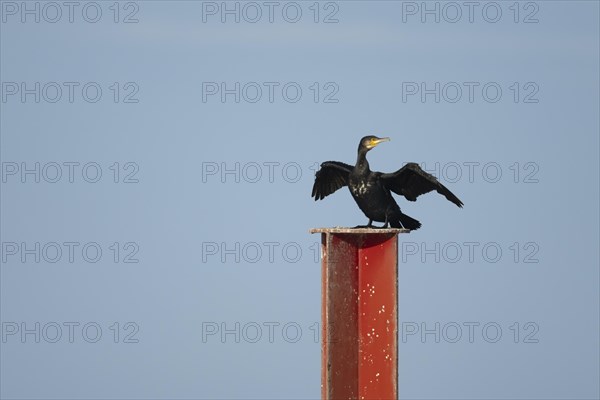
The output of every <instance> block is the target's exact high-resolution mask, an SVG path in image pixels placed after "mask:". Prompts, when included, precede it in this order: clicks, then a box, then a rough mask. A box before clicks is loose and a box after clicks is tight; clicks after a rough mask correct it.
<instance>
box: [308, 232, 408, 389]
mask: <svg viewBox="0 0 600 400" xmlns="http://www.w3.org/2000/svg"><path fill="white" fill-rule="evenodd" d="M406 232H408V231H407V230H405V229H393V228H392V229H352V228H322V229H311V233H321V246H322V248H321V251H322V260H323V261H322V270H321V274H322V282H321V285H322V291H321V293H322V303H321V311H322V313H321V318H322V336H321V337H322V338H323V340H322V348H321V355H322V360H321V362H322V365H321V397H322V398H323V399H395V398H397V397H398V343H397V327H398V309H397V304H398V302H397V300H398V234H399V233H406Z"/></svg>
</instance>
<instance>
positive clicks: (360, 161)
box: [355, 149, 370, 172]
mask: <svg viewBox="0 0 600 400" xmlns="http://www.w3.org/2000/svg"><path fill="white" fill-rule="evenodd" d="M355 169H357V170H358V171H361V172H363V171H366V172H369V171H370V169H369V162H368V161H367V152H366V151H364V150H362V149H361V150H359V152H358V157H357V158H356V166H355Z"/></svg>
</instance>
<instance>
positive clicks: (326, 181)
mask: <svg viewBox="0 0 600 400" xmlns="http://www.w3.org/2000/svg"><path fill="white" fill-rule="evenodd" d="M353 168H354V167H352V166H351V165H348V164H344V163H343V162H338V161H326V162H324V163H322V164H321V169H320V170H318V171H317V173H316V174H315V184H314V185H313V189H312V197H314V198H315V200H321V199H324V198H325V197H326V196H329V195H330V194H331V193H333V192H335V191H336V190H338V189H339V188H341V187H342V186H346V185H348V176H349V175H350V172H351V171H352V169H353Z"/></svg>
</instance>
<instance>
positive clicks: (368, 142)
mask: <svg viewBox="0 0 600 400" xmlns="http://www.w3.org/2000/svg"><path fill="white" fill-rule="evenodd" d="M389 141H390V138H388V137H384V138H379V137H377V136H365V137H364V138H362V139H361V140H360V144H359V146H358V149H359V150H361V149H364V150H367V151H368V150H371V149H372V148H373V147H375V146H377V145H378V144H379V143H381V142H389Z"/></svg>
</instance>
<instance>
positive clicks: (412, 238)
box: [0, 1, 600, 399]
mask: <svg viewBox="0 0 600 400" xmlns="http://www.w3.org/2000/svg"><path fill="white" fill-rule="evenodd" d="M22 4H24V3H21V2H16V3H15V2H5V1H2V2H1V4H0V6H1V7H2V8H1V11H2V20H1V24H0V46H1V50H0V57H1V61H0V68H1V69H0V80H1V81H2V96H3V97H2V100H1V101H2V102H1V103H0V107H1V119H0V130H1V141H0V147H1V148H0V156H1V161H2V181H1V188H2V190H1V194H0V200H1V205H0V211H1V214H2V218H1V225H0V233H1V242H2V260H1V261H2V268H1V270H0V274H1V275H0V278H1V282H0V285H1V286H0V288H1V296H0V299H1V305H0V311H1V321H2V334H3V337H2V341H1V343H0V346H1V348H2V356H1V358H0V367H1V371H0V379H1V383H2V384H1V385H0V387H1V389H0V395H1V397H3V398H15V399H18V398H90V399H91V398H190V399H191V398H318V397H319V395H320V381H319V379H320V344H319V338H318V337H315V332H318V327H319V326H318V323H319V321H320V263H319V260H318V257H317V259H315V257H316V256H317V255H318V243H319V237H318V236H316V235H312V236H311V235H310V234H309V233H308V229H309V228H311V227H321V226H354V225H358V224H363V223H365V222H366V221H367V220H366V218H365V217H364V216H363V215H362V213H361V212H360V210H359V209H358V208H357V207H356V205H355V203H354V202H353V200H352V198H351V196H350V194H349V193H348V191H347V190H346V189H342V190H340V191H339V192H337V193H335V194H334V195H332V196H330V197H328V198H327V199H325V200H324V201H322V202H318V203H315V202H314V201H313V200H312V199H311V198H310V192H311V188H312V182H313V176H314V171H315V166H316V165H318V163H320V162H323V161H326V160H338V161H344V162H347V163H353V162H354V161H355V158H356V147H357V145H358V141H359V140H360V138H361V137H362V136H365V135H368V134H375V135H378V136H389V137H391V138H392V141H391V142H389V143H384V144H382V145H380V146H378V148H377V149H375V150H373V151H371V152H370V153H369V156H368V157H369V161H370V164H371V167H372V168H373V169H376V170H381V171H393V170H395V169H397V168H399V167H400V166H402V165H403V163H405V162H409V161H414V162H419V163H422V165H423V167H424V168H426V169H427V170H429V171H430V172H432V173H435V174H436V175H437V176H438V177H439V178H440V180H441V181H442V183H444V184H445V185H446V186H447V187H448V188H450V190H452V191H453V192H454V193H455V194H456V195H457V196H458V197H459V198H460V199H461V200H462V201H463V202H464V203H465V207H464V209H458V208H456V207H455V206H454V205H453V204H451V203H449V202H447V201H446V200H445V199H444V198H443V197H441V196H439V195H437V194H428V195H425V196H422V197H420V198H419V200H418V201H417V202H416V203H411V202H408V201H405V200H404V199H403V198H399V199H398V203H399V205H400V207H401V208H402V210H403V211H404V212H405V213H406V214H408V215H410V216H412V217H413V218H416V219H418V220H420V221H421V222H422V224H423V227H422V228H421V229H420V230H418V231H415V232H413V233H410V234H407V235H403V236H401V238H400V241H401V242H400V243H401V244H400V253H401V254H399V257H400V260H401V261H400V265H399V275H400V277H399V288H400V293H399V321H400V323H401V327H400V332H399V335H400V349H399V351H400V358H399V387H400V397H401V398H410V399H432V398H440V399H442V398H444V399H445V398H473V399H475V398H477V399H485V398H487V399H498V398H515V399H516V398H519V399H522V398H557V399H558V398H581V399H592V398H598V396H599V394H600V388H599V383H598V375H599V372H600V370H599V360H598V355H599V351H600V349H599V343H598V332H599V319H598V315H599V311H600V310H599V304H598V300H599V293H598V290H599V271H598V265H599V257H598V243H599V242H600V240H599V239H600V238H599V229H598V225H599V224H598V222H599V214H598V204H599V186H598V182H599V161H598V160H599V157H598V151H599V135H598V132H599V114H598V112H599V111H598V110H599V106H600V104H599V91H598V87H599V84H600V82H599V75H598V71H599V70H600V65H599V53H598V49H599V18H598V16H599V8H598V3H597V2H594V1H574V2H566V1H538V2H519V3H516V6H515V3H513V2H497V3H493V2H478V3H477V5H476V7H475V8H474V9H473V14H472V22H470V21H469V9H468V8H467V7H466V6H464V5H463V6H460V4H462V3H444V2H440V3H436V2H428V3H427V5H428V7H431V8H430V9H434V7H436V4H437V7H438V10H439V13H440V14H439V23H438V22H435V15H433V14H423V9H422V8H421V7H422V4H424V3H422V2H393V1H376V2H366V1H350V2H337V3H331V2H330V3H327V2H322V3H318V4H317V6H318V7H317V6H315V4H314V2H297V3H290V2H278V3H277V5H276V7H275V8H274V10H273V22H269V17H268V16H269V8H268V6H266V5H265V4H264V3H262V2H258V3H253V4H257V5H258V6H257V7H258V9H259V10H260V12H261V13H262V14H261V15H262V17H261V19H259V20H258V21H257V22H255V23H252V22H248V21H247V20H251V19H253V18H255V14H253V12H254V11H255V10H256V7H255V6H254V5H253V6H252V7H255V8H254V9H252V8H248V7H249V6H248V5H247V3H235V2H228V3H227V4H228V7H231V8H232V9H233V7H236V4H238V6H237V7H239V10H240V22H239V23H236V22H235V15H232V14H223V10H222V8H221V7H222V4H223V3H221V2H216V3H215V2H194V1H174V2H167V1H139V2H129V3H127V2H123V3H119V7H118V15H117V14H116V9H117V8H115V6H114V4H113V2H98V3H97V5H95V4H96V3H94V4H91V5H90V3H86V2H82V3H78V5H77V7H76V8H74V9H73V14H72V18H73V19H72V21H73V22H70V21H69V9H68V7H66V6H64V5H63V6H61V5H60V4H59V7H60V8H59V9H60V12H61V18H58V14H55V11H56V8H52V7H54V6H48V5H47V4H48V3H36V2H27V3H26V4H28V7H30V9H34V10H35V7H36V5H35V4H38V6H37V7H38V8H39V17H40V21H39V23H38V22H35V17H36V16H35V14H27V13H24V11H23V9H22ZM456 4H459V7H460V12H461V18H458V17H457V14H454V11H455V10H456V7H455V5H456ZM215 7H216V9H215ZM415 7H416V9H415ZM453 7H454V8H453ZM84 9H85V10H86V11H85V13H83V10H84ZM284 9H285V10H286V11H285V13H284V11H283V10H284ZM317 9H318V15H316V10H317ZM484 9H485V10H486V11H485V13H484V11H483V10H484ZM98 10H99V11H100V13H101V14H96V11H98ZM203 10H204V11H203ZM215 10H216V11H215ZM244 10H245V11H244ZM297 10H300V11H301V15H298V14H295V11H297ZM497 10H500V12H501V14H495V12H496V11H497ZM203 12H204V13H203ZM213 12H216V13H214V14H213ZM297 16H298V17H297ZM221 17H224V18H225V22H222V19H221ZM422 17H423V18H425V22H423V21H422V19H421V18H422ZM21 18H24V19H25V22H22V20H21ZM115 18H116V20H117V21H118V22H115ZM295 18H298V21H297V22H295V23H292V22H289V21H292V20H294V19H295ZM315 18H316V20H317V22H315ZM456 18H458V20H457V22H455V23H452V22H449V21H448V20H453V19H456ZM54 19H57V22H55V23H52V22H49V21H51V20H54ZM94 19H98V21H97V22H95V23H92V22H88V21H93V20H94ZM495 19H498V21H497V22H491V21H493V20H495ZM135 20H137V22H135ZM325 20H327V21H328V23H325ZM334 20H337V22H334ZM535 20H537V22H535ZM125 21H128V23H126V22H125ZM515 21H517V22H515ZM526 21H527V22H526ZM36 82H37V83H39V86H36ZM236 84H239V90H237V92H236V87H238V86H236ZM436 85H437V86H436ZM38 87H39V89H38ZM438 87H439V89H436V88H438ZM57 88H60V93H61V96H58V91H57V90H58V89H57ZM69 88H72V90H73V92H72V101H70V99H69V90H70V89H69ZM84 88H85V90H84ZM203 88H204V92H203ZM207 88H211V89H213V92H214V89H215V88H218V90H219V91H218V92H216V93H214V94H212V93H213V92H207V91H206V90H207ZM257 88H260V90H261V92H260V93H261V96H258V92H257ZM284 88H285V90H284ZM415 88H418V90H419V91H418V92H417V93H414V94H413V92H411V91H410V90H413V91H414V90H415ZM457 88H459V89H460V91H461V92H460V93H461V96H460V98H459V96H458V92H457V90H458V89H457ZM469 88H473V92H472V98H471V99H469V90H470V89H469ZM484 88H486V89H485V91H484ZM498 88H499V89H500V91H501V92H497V90H498ZM24 89H25V90H29V92H26V93H29V94H25V95H23V90H24ZM98 89H99V90H100V91H101V96H98V95H97V93H99V92H98ZM222 89H227V90H229V91H230V92H228V93H229V94H226V95H225V96H224V97H221V90H222ZM422 89H425V90H429V92H427V93H429V94H425V95H424V97H421V94H422V92H421V90H422ZM270 90H272V93H271V94H272V101H271V99H270V98H269V91H270ZM298 90H300V91H301V95H299V93H300V92H298ZM36 96H38V97H39V102H36ZM236 96H238V97H239V102H236ZM436 96H437V97H439V101H438V102H436ZM59 97H60V98H59ZM55 100H56V101H55ZM54 101H55V102H54ZM36 163H37V164H36ZM24 170H30V171H33V172H31V173H24V172H23V171H24ZM36 171H38V172H36ZM57 171H59V172H60V175H57V173H58V172H57ZM98 172H100V174H101V175H98ZM36 174H37V175H39V176H37V175H36ZM36 179H38V180H39V182H36ZM36 243H39V247H36ZM65 243H67V244H65ZM84 249H85V251H84ZM71 250H72V259H71V258H70V255H71V254H70V252H71ZM98 250H99V251H100V252H101V254H100V253H98ZM471 251H472V253H470V252H471ZM36 257H39V262H36ZM36 323H39V328H37V325H36ZM436 324H439V328H436V326H438V325H436ZM457 325H458V326H460V327H461V332H462V335H461V337H460V339H458V340H456V342H454V340H453V338H454V336H453V333H454V331H453V330H452V329H455V327H456V326H457ZM415 326H416V327H418V329H419V332H418V333H417V334H414V335H410V334H409V331H410V330H411V329H414V327H415ZM470 326H472V327H473V329H474V331H473V332H474V333H473V334H474V336H473V339H472V340H470V339H469V329H470V328H469V327H470ZM57 327H58V328H57ZM257 327H258V328H257ZM484 327H486V328H485V329H484ZM497 327H499V328H500V329H501V334H500V336H498V337H496V336H495V335H494V332H495V329H497ZM98 329H100V331H99V330H98ZM258 329H260V330H258ZM422 329H428V330H434V331H435V330H436V329H438V333H437V335H436V334H427V335H425V336H421V333H422V332H421V331H422ZM25 330H28V331H29V332H30V333H25V334H24V331H25ZM224 330H227V331H226V332H224ZM57 332H60V333H61V335H60V337H59V336H58V334H57ZM98 332H101V333H100V334H97V333H98ZM258 332H260V335H258ZM71 334H72V335H71ZM271 334H272V335H271ZM403 334H404V338H405V339H406V340H402V338H403V336H402V335H403ZM70 336H72V338H71V337H70ZM436 336H437V337H436ZM71 339H72V340H71ZM436 339H438V341H436ZM36 340H39V343H37V342H36Z"/></svg>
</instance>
